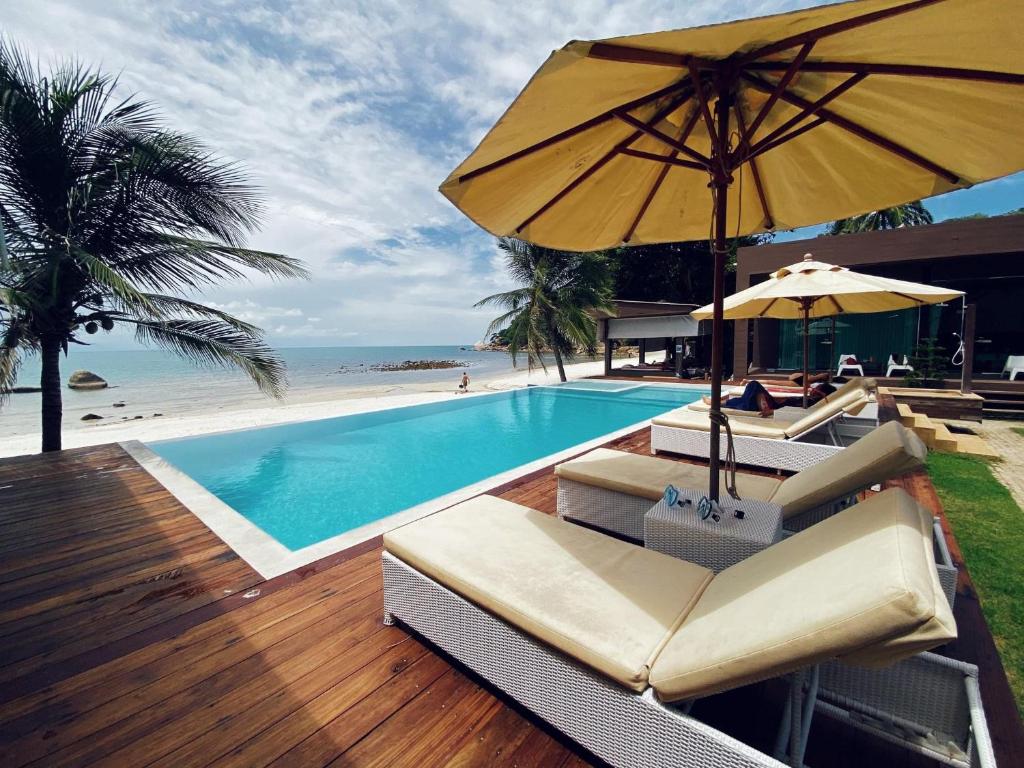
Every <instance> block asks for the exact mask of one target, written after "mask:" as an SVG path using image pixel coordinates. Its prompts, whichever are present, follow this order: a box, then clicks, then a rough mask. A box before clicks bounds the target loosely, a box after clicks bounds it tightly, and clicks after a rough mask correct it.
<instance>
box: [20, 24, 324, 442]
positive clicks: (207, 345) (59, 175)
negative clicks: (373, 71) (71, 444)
mask: <svg viewBox="0 0 1024 768" xmlns="http://www.w3.org/2000/svg"><path fill="white" fill-rule="evenodd" d="M116 85H117V84H116V81H115V80H114V79H111V78H109V77H106V76H104V75H102V74H100V73H98V72H95V71H92V70H89V69H87V68H85V67H83V66H82V65H80V64H77V63H74V62H67V63H64V64H62V65H59V66H58V67H57V68H56V69H55V70H54V71H53V72H51V73H50V74H49V75H44V74H42V73H40V72H38V71H37V70H36V68H35V67H34V66H33V65H32V63H31V62H30V61H29V60H28V58H27V57H26V56H25V55H24V54H22V53H20V52H18V51H17V50H15V49H14V48H13V47H12V46H10V45H9V44H5V43H2V42H0V224H2V229H3V231H4V236H5V238H4V239H5V242H6V255H4V256H3V257H2V258H0V390H7V389H9V388H10V386H11V384H13V382H14V378H15V375H16V373H17V368H18V364H19V361H20V360H21V358H22V356H23V355H24V354H25V353H38V354H39V355H40V356H41V362H42V375H41V381H40V386H41V387H42V433H43V441H42V442H43V444H42V447H43V450H44V451H51V450H59V449H60V447H61V417H62V404H61V377H60V356H61V353H62V352H63V353H64V354H67V351H68V346H69V345H70V344H77V343H83V339H84V338H85V336H84V335H83V332H84V334H85V335H88V334H92V333H96V332H97V331H98V330H99V329H100V328H102V329H103V330H106V331H109V330H111V329H112V328H114V326H115V325H121V326H124V327H128V328H131V329H134V332H135V337H136V338H137V339H138V340H140V341H142V342H144V343H152V344H156V345H157V346H160V347H163V348H166V349H169V350H171V351H173V352H176V353H178V354H180V355H182V356H184V357H186V358H188V359H190V360H193V361H195V362H199V363H207V364H219V365H224V366H234V367H238V368H241V369H242V370H243V371H245V372H246V373H247V374H248V375H249V376H250V377H251V378H252V380H253V381H254V382H255V383H256V385H257V386H258V387H260V388H261V389H262V390H264V391H265V392H267V393H269V394H272V395H279V394H280V393H281V392H282V391H283V387H284V385H285V377H284V365H283V363H282V362H281V361H280V359H279V358H278V357H277V356H276V355H275V354H274V353H273V351H272V350H271V349H270V348H269V347H267V345H266V344H265V343H264V342H263V340H262V333H261V331H260V330H259V329H258V328H256V327H254V326H252V325H250V324H248V323H246V322H243V321H241V320H239V319H237V318H234V317H232V316H231V315H229V314H226V313H225V312H222V311H220V310H217V309H215V308H212V307H208V306H204V305H203V304H201V303H199V302H197V301H194V300H192V299H190V298H188V294H189V293H191V292H194V291H195V290H197V289H201V288H203V287H205V286H208V285H210V284H213V283H216V282H218V281H221V280H225V279H232V278H240V277H243V276H244V274H245V272H246V270H248V269H252V270H255V271H257V272H261V273H263V274H267V275H270V276H273V277H301V276H305V274H306V272H305V270H304V269H303V267H302V266H301V264H300V262H298V261H297V260H295V259H292V258H289V257H287V256H282V255H280V254H275V253H266V252H263V251H257V250H252V249H249V248H246V247H244V243H245V237H246V235H247V234H249V233H251V232H253V231H254V230H255V229H256V227H257V226H258V224H259V220H260V215H261V211H262V206H261V202H260V198H259V195H258V194H257V192H256V190H254V188H253V187H252V186H250V185H249V183H248V181H247V178H246V175H245V174H244V173H243V172H242V171H241V170H240V169H239V168H238V167H237V166H236V165H233V164H231V163H227V162H224V161H222V160H219V159H218V158H216V157H215V156H214V155H212V154H211V153H210V152H209V151H208V150H207V149H206V148H205V147H204V146H203V145H202V144H200V143H199V142H198V141H197V140H195V139H193V138H191V137H189V136H186V135H184V134H181V133H177V132H175V131H171V130H169V129H167V128H166V127H165V126H164V124H163V122H162V121H161V120H160V118H159V117H158V116H157V114H156V113H155V111H154V109H153V108H152V107H151V106H150V105H149V104H147V103H145V102H142V101H139V100H137V99H134V98H131V97H130V98H128V99H124V100H118V99H115V97H114V92H115V89H116Z"/></svg>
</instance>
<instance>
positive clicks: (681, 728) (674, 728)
mask: <svg viewBox="0 0 1024 768" xmlns="http://www.w3.org/2000/svg"><path fill="white" fill-rule="evenodd" d="M383 562H384V610H385V611H386V614H387V615H388V616H394V617H396V618H398V619H400V620H401V621H402V622H403V623H404V624H406V625H407V626H409V627H411V628H412V629H414V630H415V631H416V632H418V633H419V634H420V635H422V636H423V637H425V638H426V639H427V640H429V641H431V642H432V643H434V644H436V645H438V646H439V647H441V648H443V649H444V650H445V651H446V652H448V653H449V654H450V655H452V656H454V657H455V658H456V659H458V660H459V661H460V662H462V663H463V664H465V665H466V666H467V667H469V668H470V669H472V670H473V671H474V672H476V673H477V674H479V675H480V676H481V677H483V678H485V679H486V680H488V681H489V682H491V683H492V684H494V685H495V686H497V687H498V688H500V689H501V690H502V691H504V692H505V693H507V694H508V695H510V696H511V697H512V698H514V699H515V700H516V701H518V702H519V703H521V704H522V705H523V706H525V707H526V708H527V709H529V710H530V711H532V712H534V713H535V714H536V715H538V716H539V717H541V718H543V719H544V720H546V721H547V722H549V723H551V725H553V726H554V727H555V728H557V729H558V730H559V731H561V732H562V733H564V734H565V735H566V736H568V737H569V738H571V739H573V740H575V741H576V742H578V743H579V744H581V745H583V746H584V747H586V748H587V749H588V750H590V751H591V752H593V753H594V754H595V755H597V756H598V757H600V758H601V759H603V760H605V761H607V762H608V763H610V764H611V765H614V766H622V767H626V766H629V767H633V766H636V767H637V768H640V766H643V767H644V768H647V767H648V766H659V768H747V767H749V768H754V767H755V766H757V767H758V768H767V767H768V766H772V767H773V768H784V766H785V764H784V763H781V762H779V761H778V760H775V759H773V758H771V757H768V756H767V755H765V754H764V753H763V752H760V751H758V750H756V749H753V748H751V747H749V746H747V745H746V744H744V743H743V742H741V741H738V740H736V739H734V738H732V737H731V736H728V735H726V734H724V733H722V732H721V731H718V730H717V729H715V728H711V727H710V726H708V725H705V724H704V723H702V722H700V721H699V720H697V719H696V718H693V717H690V716H689V715H685V714H683V713H681V712H679V711H678V710H676V709H674V708H671V707H667V706H665V705H663V704H661V703H660V702H658V701H657V700H656V699H655V697H654V696H653V694H652V692H651V691H650V690H648V691H647V692H646V693H644V694H639V693H635V692H633V691H629V690H626V689H625V688H623V687H621V686H619V685H617V684H615V683H613V682H611V681H609V680H606V679H605V678H604V677H602V676H600V675H597V674H595V673H593V672H591V671H590V670H588V669H585V668H584V667H582V666H580V665H578V664H575V663H574V662H572V661H571V660H569V659H567V658H566V657H565V656H563V655H562V654H560V653H558V652H557V651H554V650H551V649H549V648H548V647H547V646H545V645H542V644H540V643H538V642H537V641H535V640H533V639H532V638H530V637H529V636H528V635H525V634H523V633H522V632H519V631H518V630H516V629H515V628H513V627H511V626H509V625H508V624H506V623H505V622H503V621H501V620H499V619H497V618H495V617H494V616H492V615H491V614H489V613H487V612H486V611H483V610H481V609H480V608H477V607H476V606H474V605H473V604H472V603H470V602H468V601H466V600H464V599H463V598H461V597H459V596H458V595H456V594H455V593H453V592H451V591H450V590H448V589H446V588H444V587H442V586H441V585H440V584H437V583H436V582H434V581H433V580H431V579H429V578H427V577H426V576H424V575H423V574H422V573H420V572H419V571H417V570H415V569H413V568H410V567H409V566H408V565H406V564H405V563H403V562H402V561H400V560H398V559H396V558H394V557H392V556H390V555H388V554H387V553H385V554H384V557H383ZM386 618H387V617H386Z"/></svg>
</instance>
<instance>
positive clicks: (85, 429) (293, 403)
mask: <svg viewBox="0 0 1024 768" xmlns="http://www.w3.org/2000/svg"><path fill="white" fill-rule="evenodd" d="M636 362H637V360H636V359H616V361H615V363H616V366H617V367H619V366H622V365H626V364H630V363H633V364H635V363H636ZM565 370H566V376H567V377H568V378H569V379H580V378H585V377H587V376H595V375H600V374H601V373H602V372H603V371H604V362H603V361H602V360H593V361H587V362H581V363H571V364H569V365H566V366H565ZM556 383H558V372H557V371H556V370H555V368H554V366H549V368H548V370H547V372H546V373H545V371H543V370H542V369H540V368H537V369H535V370H533V371H525V370H523V371H520V372H517V373H514V374H511V375H507V374H506V375H501V376H489V377H481V378H479V379H474V380H473V382H472V384H471V385H470V395H469V396H472V395H480V394H484V393H487V392H499V391H502V390H507V389H515V388H518V387H525V386H528V385H531V384H533V385H544V384H556ZM457 384H458V381H457V378H456V379H453V381H451V382H417V383H407V384H395V383H391V384H382V385H380V386H376V387H366V386H360V387H348V388H346V387H338V388H324V389H317V390H304V391H302V392H296V393H293V394H292V395H290V396H289V397H288V399H287V401H286V402H280V403H279V402H274V401H267V402H266V404H265V405H253V404H252V402H251V401H248V402H244V403H243V404H240V405H239V406H237V407H235V406H232V405H231V404H225V403H220V404H217V405H213V406H211V407H210V408H209V409H202V408H200V409H199V410H197V411H193V412H190V413H188V414H182V415H175V414H173V413H169V412H168V413H164V415H161V416H159V417H154V416H144V417H143V418H141V419H137V418H134V415H131V416H129V418H128V419H127V420H118V421H106V420H103V421H92V422H79V421H74V422H70V423H66V424H65V429H64V435H63V446H64V448H83V447H87V446H91V445H102V444H105V443H119V442H125V441H129V440H138V441H140V442H143V443H151V442H156V441H159V440H171V439H175V438H180V437H191V436H194V435H204V434H211V433H215V432H226V431H232V430H238V429H253V428H257V427H268V426H273V425H276V424H287V423H292V422H299V421H312V420H315V419H329V418H335V417H338V416H346V415H350V414H354V413H367V412H370V411H377V410H384V409H386V408H398V407H402V406H407V405H418V404H421V403H432V402H438V401H443V400H447V399H449V398H451V397H465V396H466V395H456V393H455V392H456V386H457ZM126 410H127V411H128V412H129V413H133V411H132V410H131V409H126ZM157 412H160V411H157ZM0 427H2V420H0ZM39 442H40V435H39V431H38V430H27V431H23V432H15V433H11V434H3V436H2V438H0V457H8V456H20V455H24V454H31V453H36V452H38V451H39Z"/></svg>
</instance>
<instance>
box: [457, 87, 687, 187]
mask: <svg viewBox="0 0 1024 768" xmlns="http://www.w3.org/2000/svg"><path fill="white" fill-rule="evenodd" d="M682 88H684V85H683V83H682V82H680V81H677V82H675V83H672V84H671V85H667V86H665V87H664V88H659V89H658V90H656V91H653V92H651V93H648V94H647V95H646V96H641V97H639V98H637V99H633V100H632V101H628V102H626V103H625V104H620V105H619V106H617V107H612V108H611V109H609V110H606V111H605V112H602V113H601V114H599V115H595V116H594V117H592V118H590V119H589V120H584V121H583V122H582V123H579V124H577V125H574V126H573V127H572V128H567V129H566V130H564V131H560V132H559V133H556V134H555V135H554V136H549V137H548V138H546V139H542V140H541V141H538V142H537V143H536V144H531V145H530V146H529V147H524V148H523V149H520V150H518V151H516V152H513V153H512V154H510V155H506V156H505V157H502V158H499V159H498V160H495V161H494V162H491V163H488V164H487V165H482V166H480V167H479V168H476V169H474V170H472V171H467V172H466V173H464V174H462V175H461V176H459V178H458V182H459V183H460V184H462V183H463V182H466V181H469V180H470V179H473V178H476V177H477V176H482V175H483V174H485V173H489V172H490V171H493V170H495V169H497V168H501V167H502V166H504V165H508V164H509V163H511V162H514V161H516V160H519V159H520V158H522V157H526V156H527V155H530V154H533V153H534V152H539V151H540V150H542V149H544V148H545V147H549V146H551V145H552V144H557V143H558V142H560V141H564V140H565V139H569V138H572V137H573V136H575V135H577V134H579V133H583V132H584V131H588V130H590V129H591V128H594V127H595V126H598V125H600V124H601V123H604V122H607V121H608V120H611V119H612V118H614V117H615V113H616V112H618V111H621V110H630V109H636V108H637V107H642V106H643V105H644V104H648V103H649V102H652V101H656V100H657V99H660V98H662V97H664V96H668V95H669V94H671V93H673V92H675V91H679V90H680V89H682ZM686 98H689V95H687V97H686ZM685 100H686V99H683V101H685Z"/></svg>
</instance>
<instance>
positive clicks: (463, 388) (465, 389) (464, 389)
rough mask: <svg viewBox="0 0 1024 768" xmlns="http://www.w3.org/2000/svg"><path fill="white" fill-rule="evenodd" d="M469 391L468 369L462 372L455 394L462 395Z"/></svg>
mask: <svg viewBox="0 0 1024 768" xmlns="http://www.w3.org/2000/svg"><path fill="white" fill-rule="evenodd" d="M467 392H469V371H463V372H462V383H461V384H459V389H458V391H457V392H456V393H455V394H457V395H464V394H466V393H467Z"/></svg>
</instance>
